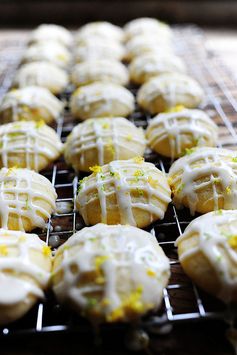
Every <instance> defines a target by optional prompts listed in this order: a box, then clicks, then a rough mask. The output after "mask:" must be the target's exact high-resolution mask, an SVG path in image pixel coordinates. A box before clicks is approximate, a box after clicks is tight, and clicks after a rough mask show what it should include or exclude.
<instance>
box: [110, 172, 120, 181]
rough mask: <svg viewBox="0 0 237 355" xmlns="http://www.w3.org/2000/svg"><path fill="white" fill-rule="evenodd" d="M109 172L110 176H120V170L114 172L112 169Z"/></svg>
mask: <svg viewBox="0 0 237 355" xmlns="http://www.w3.org/2000/svg"><path fill="white" fill-rule="evenodd" d="M109 174H110V176H113V177H115V178H116V179H119V178H120V176H119V173H118V172H113V171H110V172H109Z"/></svg>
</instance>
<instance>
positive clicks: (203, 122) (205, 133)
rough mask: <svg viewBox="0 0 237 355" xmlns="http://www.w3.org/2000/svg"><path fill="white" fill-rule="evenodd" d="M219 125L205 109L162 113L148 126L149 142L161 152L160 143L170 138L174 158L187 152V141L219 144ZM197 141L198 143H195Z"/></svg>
mask: <svg viewBox="0 0 237 355" xmlns="http://www.w3.org/2000/svg"><path fill="white" fill-rule="evenodd" d="M217 131H218V127H217V125H216V124H215V123H214V121H212V120H211V119H210V118H209V117H208V116H207V114H206V113H205V112H204V111H201V110H191V109H185V108H184V109H182V110H180V111H178V112H168V113H161V114H159V115H157V116H156V117H154V119H152V121H151V122H150V123H149V126H148V128H147V138H148V143H149V145H150V147H151V148H152V149H155V150H157V152H159V145H162V142H163V141H164V140H165V139H168V140H169V146H170V152H167V155H169V153H170V156H171V158H172V159H174V158H176V157H177V156H181V155H182V154H184V153H185V151H184V148H185V136H186V137H187V142H190V140H191V139H192V140H193V146H197V145H198V146H214V145H216V144H217ZM195 142H196V143H195Z"/></svg>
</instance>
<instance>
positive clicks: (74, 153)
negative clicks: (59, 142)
mask: <svg viewBox="0 0 237 355" xmlns="http://www.w3.org/2000/svg"><path fill="white" fill-rule="evenodd" d="M127 137H128V138H129V140H128V138H127ZM125 144H126V154H127V155H129V158H132V157H134V156H137V155H138V154H139V155H143V153H144V150H145V145H146V141H145V137H144V133H143V131H142V130H141V129H139V128H137V127H136V126H135V125H134V124H133V123H132V122H130V121H128V120H126V119H125V118H123V117H114V118H112V119H110V118H101V119H99V118H96V119H93V118H92V119H88V120H86V121H85V122H83V123H81V124H79V125H77V126H76V127H74V129H73V131H72V133H71V134H70V135H69V137H68V139H67V142H66V145H65V158H66V160H67V161H68V162H69V163H71V164H72V165H73V166H75V168H76V167H77V166H79V167H80V169H83V167H86V166H87V162H86V160H85V157H86V153H87V152H88V151H91V150H93V149H95V148H96V151H97V159H96V157H95V162H94V165H95V164H99V165H104V164H105V163H106V162H105V160H104V158H105V151H106V149H107V147H109V148H111V150H112V153H113V160H117V159H119V158H121V157H120V155H119V152H120V149H122V148H124V146H125ZM128 152H129V154H128ZM75 159H76V162H74V160H75ZM78 160H79V164H78ZM80 169H79V170H80Z"/></svg>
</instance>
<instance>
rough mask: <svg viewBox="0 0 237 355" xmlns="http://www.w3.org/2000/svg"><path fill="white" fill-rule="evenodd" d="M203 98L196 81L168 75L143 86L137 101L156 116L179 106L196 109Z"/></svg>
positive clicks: (172, 74)
mask: <svg viewBox="0 0 237 355" xmlns="http://www.w3.org/2000/svg"><path fill="white" fill-rule="evenodd" d="M203 97H204V92H203V90H202V88H201V87H200V85H199V84H198V82H197V81H196V80H194V79H193V78H191V77H189V76H187V75H184V74H180V73H168V74H162V75H159V76H157V77H154V78H152V79H150V80H149V81H147V82H146V83H145V84H143V85H142V86H141V88H140V89H139V91H138V96H137V101H138V104H139V106H140V107H141V108H142V109H144V110H146V111H148V112H150V113H151V114H155V113H160V112H164V111H166V110H167V109H170V108H172V107H174V106H177V105H183V106H185V107H187V108H195V107H197V106H198V105H199V104H200V103H201V102H202V100H203Z"/></svg>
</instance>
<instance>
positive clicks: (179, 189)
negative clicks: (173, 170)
mask: <svg viewBox="0 0 237 355" xmlns="http://www.w3.org/2000/svg"><path fill="white" fill-rule="evenodd" d="M184 187H185V184H181V185H179V187H178V188H177V190H176V192H177V193H179V192H181V191H183V189H184Z"/></svg>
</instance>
